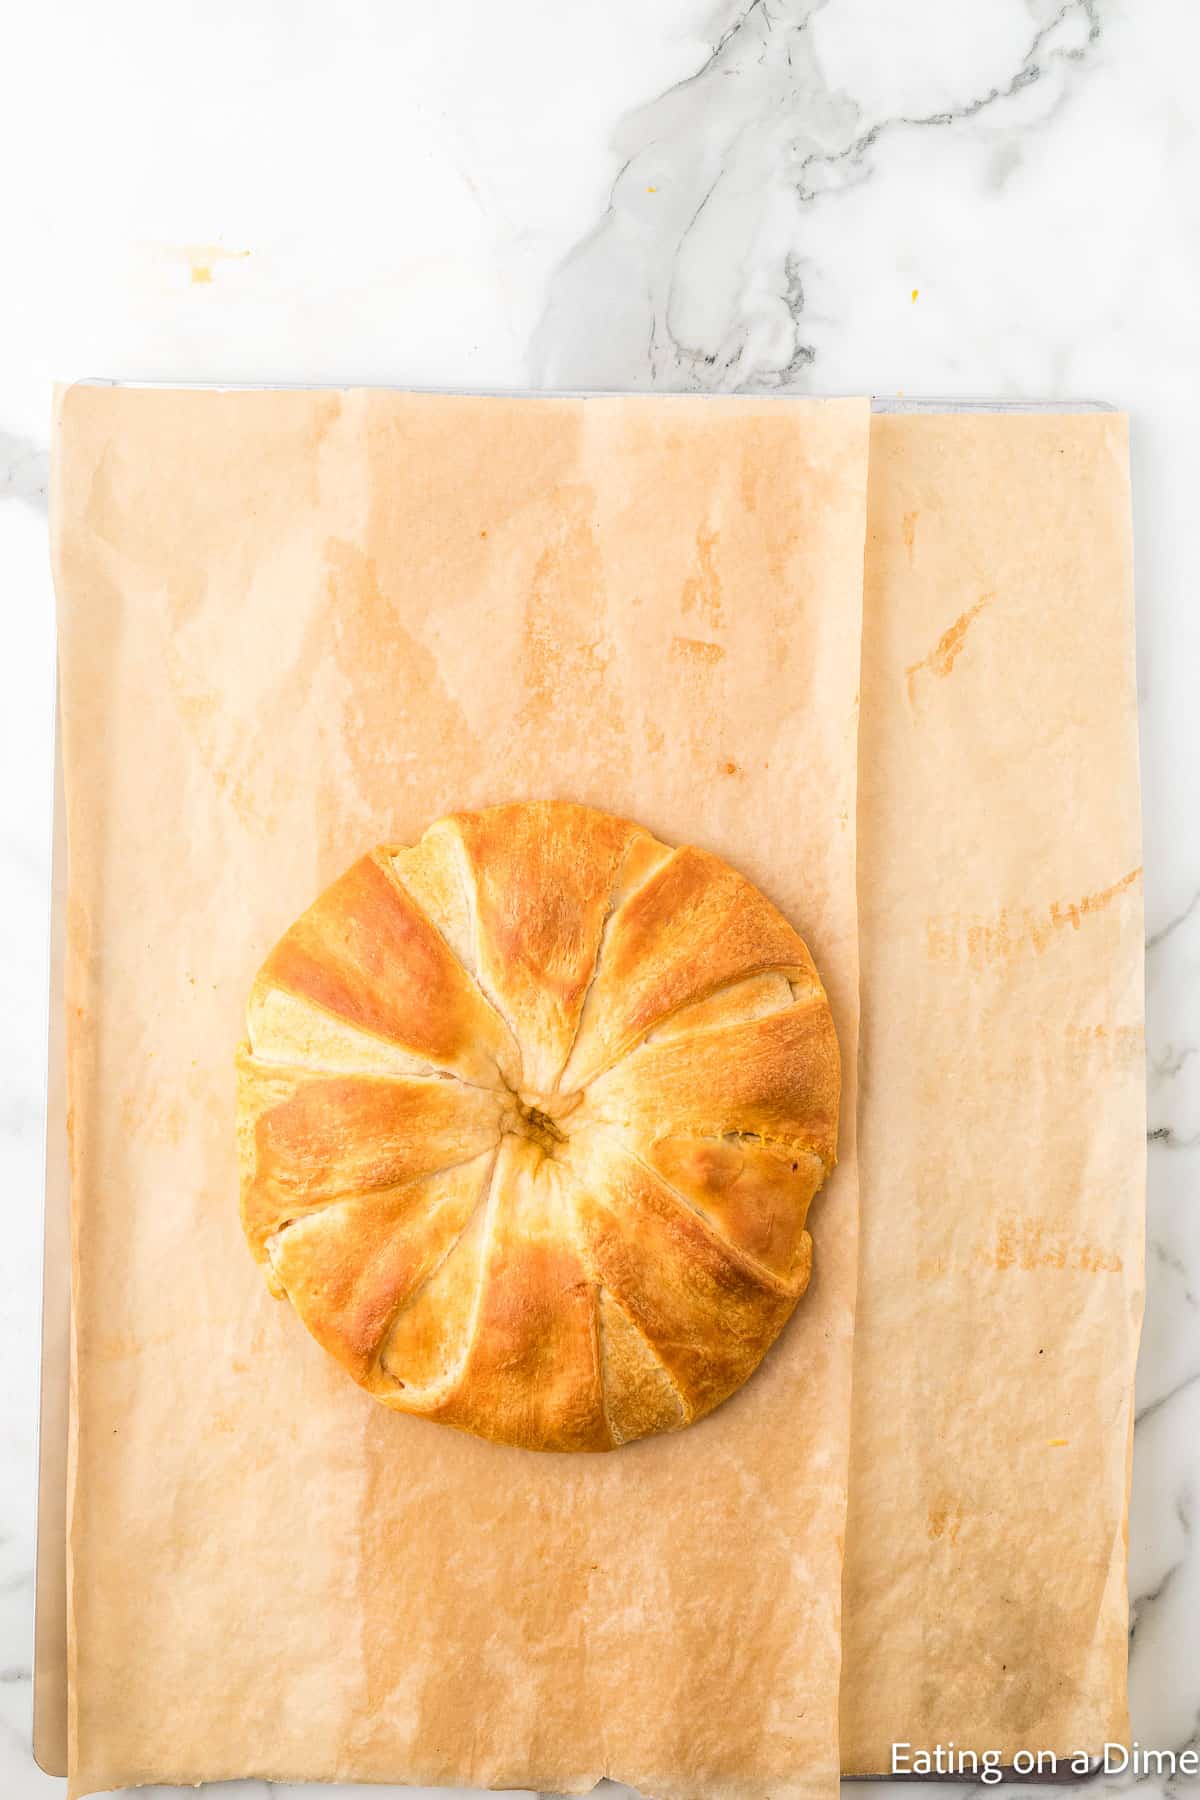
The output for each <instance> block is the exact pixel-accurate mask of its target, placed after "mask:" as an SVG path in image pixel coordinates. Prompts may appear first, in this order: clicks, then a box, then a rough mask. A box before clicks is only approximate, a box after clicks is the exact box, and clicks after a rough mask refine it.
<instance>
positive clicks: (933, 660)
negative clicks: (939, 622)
mask: <svg viewBox="0 0 1200 1800" xmlns="http://www.w3.org/2000/svg"><path fill="white" fill-rule="evenodd" d="M910 517H911V518H912V520H913V523H914V526H915V523H916V514H915V513H913V514H905V524H906V525H907V521H908V519H909V518H910ZM904 541H905V543H906V545H908V549H909V555H910V560H911V554H912V545H911V544H910V543H909V540H908V536H907V533H906V535H905V540H904ZM995 598H996V596H995V594H994V593H991V594H981V595H980V596H979V599H978V600H976V602H975V604H974V606H968V608H967V610H966V612H964V613H960V614H959V616H958V618H957V619H955V621H954V623H953V625H950V626H948V627H947V629H946V630H945V631H943V633H942V635H941V637H940V638H939V639H938V641H937V643H936V644H935V645H934V646H933V649H932V650H931V651H930V652H929V655H928V656H923V657H922V658H921V660H920V662H915V663H910V664H909V666H908V669H907V670H906V678H907V681H908V698H909V704H910V705H911V704H913V703H914V702H915V700H916V679H917V676H918V675H922V674H925V675H934V676H936V677H937V679H938V680H939V681H944V680H945V678H946V676H947V675H949V673H950V671H951V669H953V667H954V665H955V663H956V662H957V661H958V659H959V657H960V655H961V654H962V648H963V644H964V643H965V641H966V636H967V632H968V631H969V630H970V629H971V626H972V625H973V624H974V623H975V620H976V619H977V618H978V617H979V615H980V613H981V612H982V611H983V609H984V607H985V606H989V605H990V604H991V602H992V601H993V600H994V599H995Z"/></svg>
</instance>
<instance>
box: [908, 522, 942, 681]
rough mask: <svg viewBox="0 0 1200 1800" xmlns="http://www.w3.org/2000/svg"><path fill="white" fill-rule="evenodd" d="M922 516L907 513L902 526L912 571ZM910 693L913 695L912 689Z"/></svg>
mask: <svg viewBox="0 0 1200 1800" xmlns="http://www.w3.org/2000/svg"><path fill="white" fill-rule="evenodd" d="M920 516H921V515H920V513H919V512H906V513H905V515H904V518H903V520H902V521H901V524H900V536H901V539H902V540H903V543H904V548H905V549H906V550H907V551H908V566H909V568H910V569H911V568H912V563H913V545H914V543H915V542H916V538H917V520H918V519H919V518H920ZM953 629H954V627H953V626H951V630H953ZM916 666H917V667H919V666H920V665H919V664H918V665H916ZM909 675H910V676H911V675H912V670H911V669H910V670H909ZM909 691H910V693H911V688H910V690H909Z"/></svg>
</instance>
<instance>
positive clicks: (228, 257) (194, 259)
mask: <svg viewBox="0 0 1200 1800" xmlns="http://www.w3.org/2000/svg"><path fill="white" fill-rule="evenodd" d="M162 254H164V255H166V256H168V257H170V258H171V260H172V261H182V262H185V263H187V265H188V268H189V269H190V271H191V277H192V286H193V287H208V286H210V285H211V283H212V279H213V270H214V269H215V268H216V266H217V264H218V263H223V262H244V261H245V260H246V258H247V257H248V256H249V255H250V254H251V252H250V251H249V250H227V249H226V248H225V246H224V244H167V245H165V246H164V247H163V252H162Z"/></svg>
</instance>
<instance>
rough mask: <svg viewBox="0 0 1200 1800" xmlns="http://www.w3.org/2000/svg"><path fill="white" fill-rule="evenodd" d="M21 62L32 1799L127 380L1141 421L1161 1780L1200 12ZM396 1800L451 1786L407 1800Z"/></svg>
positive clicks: (16, 173)
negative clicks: (91, 499)
mask: <svg viewBox="0 0 1200 1800" xmlns="http://www.w3.org/2000/svg"><path fill="white" fill-rule="evenodd" d="M4 37H5V45H6V49H7V51H8V75H9V80H8V82H7V83H6V89H7V92H6V96H5V105H4V117H3V123H2V125H0V131H2V132H3V133H4V135H5V136H6V138H7V139H8V166H9V169H10V180H9V182H8V183H7V191H6V199H5V211H6V215H7V219H6V227H7V228H6V237H7V241H8V244H9V248H10V256H9V262H8V278H7V280H6V281H5V282H4V283H3V284H0V592H2V593H3V596H4V618H5V637H6V641H7V642H8V645H9V661H8V669H9V674H8V678H7V686H6V688H5V694H4V698H5V704H4V706H3V708H0V742H2V744H3V751H4V760H3V766H4V767H5V769H6V770H7V771H9V778H8V779H7V780H6V782H5V784H4V796H3V801H2V802H0V880H2V890H0V891H2V892H3V896H4V899H3V911H2V914H0V916H2V917H3V922H4V925H5V927H6V937H7V944H8V951H7V954H6V956H5V958H4V959H3V962H2V963H0V981H2V982H3V1004H2V1006H0V1168H2V1170H3V1187H4V1191H5V1192H6V1193H7V1195H8V1196H9V1204H8V1211H7V1221H8V1222H7V1227H6V1239H5V1250H6V1255H5V1265H6V1268H5V1280H4V1282H3V1288H2V1297H3V1311H2V1314H0V1432H2V1434H3V1449H2V1453H0V1793H2V1794H3V1795H4V1796H5V1800H39V1797H41V1796H49V1795H51V1794H53V1793H56V1792H59V1791H61V1788H62V1785H63V1784H61V1783H57V1782H53V1781H51V1780H50V1779H48V1778H47V1777H45V1776H44V1775H42V1774H41V1773H40V1771H39V1770H38V1769H37V1768H36V1767H35V1765H34V1764H33V1762H32V1759H31V1756H30V1752H29V1748H28V1745H29V1721H30V1658H31V1634H32V1602H33V1542H34V1455H35V1438H36V1396H37V1378H38V1329H39V1310H40V1284H41V1272H40V1270H41V1217H40V1205H39V1194H40V1186H41V1159H42V1099H43V1069H44V1046H45V1031H46V1016H45V1015H46V1000H45V991H46V976H45V957H46V915H47V891H48V871H49V840H50V793H51V721H52V713H53V613H52V599H51V594H50V587H49V577H48V571H47V565H46V478H47V439H48V413H49V405H50V389H51V384H52V382H53V381H55V380H62V379H71V378H75V377H80V376H86V375H106V376H116V377H128V378H140V379H152V380H194V381H195V380H198V381H219V380H230V381H292V382H309V381H314V382H371V383H387V384H394V385H399V386H406V385H407V386H433V387H438V386H445V387H452V388H478V387H483V388H519V387H535V388H536V387H567V388H597V387H598V388H655V387H657V388H666V389H678V388H683V389H688V390H693V391H717V392H730V391H742V392H756V393H762V392H788V393H815V394H825V393H844V392H863V391H871V392H874V393H876V394H879V395H895V394H897V393H900V392H903V393H905V394H907V395H910V396H918V395H922V396H939V397H942V396H945V397H953V396H958V397H979V396H989V397H992V398H996V399H1013V400H1021V399H1025V400H1067V399H1082V398H1087V399H1093V398H1094V399H1104V400H1109V401H1112V402H1114V403H1116V404H1118V405H1119V406H1121V407H1124V408H1126V409H1127V410H1128V411H1129V412H1130V414H1131V415H1132V423H1133V447H1134V470H1135V484H1136V487H1135V506H1136V529H1137V557H1138V629H1139V691H1140V696H1141V704H1142V759H1143V760H1142V769H1143V783H1144V805H1145V866H1146V907H1147V929H1148V933H1149V936H1148V962H1147V983H1148V1045H1147V1052H1148V1079H1149V1106H1150V1191H1149V1214H1150V1216H1149V1259H1148V1260H1149V1268H1148V1296H1147V1310H1146V1325H1145V1332H1144V1340H1143V1349H1142V1357H1141V1365H1140V1374H1139V1385H1138V1408H1139V1411H1138V1429H1137V1439H1136V1443H1137V1448H1136V1456H1135V1467H1134V1497H1133V1510H1132V1521H1131V1533H1130V1553H1131V1584H1132V1593H1133V1596H1134V1603H1133V1636H1132V1654H1131V1665H1130V1680H1131V1697H1132V1708H1133V1732H1134V1736H1135V1737H1136V1738H1137V1740H1138V1741H1139V1742H1140V1743H1141V1744H1143V1745H1152V1746H1156V1747H1162V1748H1168V1747H1169V1748H1174V1749H1176V1750H1179V1749H1181V1748H1183V1747H1184V1746H1185V1745H1189V1744H1190V1745H1193V1746H1194V1745H1196V1744H1197V1743H1198V1742H1200V1541H1198V1539H1197V1535H1196V1532H1195V1531H1194V1529H1193V1527H1194V1523H1195V1515H1196V1507H1197V1501H1198V1475H1200V1452H1198V1450H1197V1446H1198V1445H1200V1300H1198V1295H1200V1207H1198V1205H1197V1177H1198V1174H1200V1054H1198V1052H1200V831H1198V829H1197V822H1196V821H1197V812H1196V805H1195V800H1194V798H1193V799H1192V800H1191V801H1189V799H1188V796H1189V795H1192V796H1194V795H1195V794H1196V793H1197V792H1198V791H1200V708H1198V707H1197V704H1196V698H1195V688H1196V677H1197V672H1198V671H1200V606H1197V604H1196V603H1195V598H1194V595H1193V592H1192V585H1191V584H1193V583H1194V580H1195V576H1194V572H1192V573H1189V571H1193V569H1194V558H1193V556H1192V554H1191V553H1190V552H1189V548H1188V545H1189V538H1188V533H1189V532H1194V531H1195V529H1196V526H1195V516H1196V498H1195V496H1196V493H1197V489H1198V486H1200V452H1198V450H1197V444H1196V437H1195V426H1194V424H1193V420H1194V419H1195V418H1196V417H1197V403H1198V401H1200V358H1198V357H1197V354H1196V348H1195V319H1196V295H1197V286H1198V283H1200V205H1198V203H1197V199H1196V192H1197V185H1198V180H1197V178H1198V177H1200V140H1198V135H1197V133H1198V123H1200V115H1198V113H1197V109H1196V102H1195V68H1196V64H1197V60H1198V59H1200V10H1198V9H1197V8H1196V7H1195V6H1194V4H1193V0H1140V3H1139V4H1134V0H1061V3H1059V0H971V4H970V5H965V4H963V0H909V4H907V5H903V6H900V5H897V4H895V0H736V4H735V3H733V0H719V3H718V0H658V4H657V5H655V6H653V7H648V6H646V5H645V4H644V0H608V3H607V4H606V5H605V6H602V7H594V6H588V7H584V6H582V5H580V4H578V0H567V3H562V0H560V4H558V5H551V4H549V3H548V0H505V3H502V4H496V3H495V0H492V3H491V4H486V3H484V0H459V4H458V5H456V6H455V7H454V8H453V9H452V10H450V11H445V10H443V9H440V8H433V7H422V8H417V7H412V6H397V5H395V4H394V0H359V3H358V4H356V5H355V6H353V7H340V8H338V7H323V6H320V5H317V4H315V3H299V4H297V3H296V0H291V3H290V4H285V3H284V0H241V3H240V4H238V3H235V0H216V3H215V4H212V5H210V6H207V7H204V8H194V9H192V8H188V9H183V8H164V7H162V6H161V5H160V4H158V0H122V3H121V4H120V5H118V6H117V7H116V8H115V9H114V8H111V7H95V6H91V5H88V4H85V0H63V3H62V4H60V5H59V6H58V7H56V8H46V7H25V8H22V9H19V12H18V14H17V15H16V16H14V17H13V18H12V19H10V20H9V21H8V22H7V23H6V26H5V34H4ZM1128 1784H1129V1778H1128V1777H1125V1778H1114V1779H1113V1780H1112V1781H1110V1782H1108V1783H1105V1784H1104V1785H1106V1786H1108V1787H1123V1786H1125V1785H1128ZM1143 1786H1144V1787H1145V1788H1147V1789H1149V1790H1150V1791H1151V1792H1154V1793H1165V1792H1169V1791H1171V1789H1172V1787H1173V1784H1171V1783H1168V1782H1165V1781H1163V1780H1160V1779H1158V1778H1151V1779H1150V1780H1148V1781H1147V1782H1145V1783H1144V1784H1143ZM141 1791H142V1792H150V1791H153V1792H155V1793H166V1792H167V1791H168V1790H165V1789H155V1790H141ZM209 1791H211V1792H213V1793H216V1792H218V1791H222V1792H224V1791H228V1792H229V1793H230V1795H231V1796H232V1795H233V1794H234V1793H236V1794H238V1795H241V1794H247V1795H248V1794H252V1793H256V1792H259V1791H262V1792H268V1791H273V1792H274V1793H275V1794H277V1795H282V1794H285V1793H287V1794H292V1795H299V1794H300V1793H301V1792H302V1790H300V1789H291V1788H289V1789H284V1788H281V1787H278V1788H275V1789H274V1790H269V1789H268V1787H267V1784H265V1783H261V1782H260V1783H250V1784H247V1785H246V1786H239V1787H238V1788H237V1789H233V1788H229V1789H228V1790H225V1789H221V1790H218V1789H212V1790H209ZM303 1791H306V1792H315V1791H316V1790H303ZM325 1791H326V1792H328V1793H331V1794H333V1793H343V1792H345V1793H346V1794H349V1793H350V1792H351V1790H348V1789H347V1790H342V1789H327V1790H325ZM356 1791H357V1792H361V1791H362V1790H356ZM392 1791H395V1792H396V1793H397V1794H399V1793H401V1792H402V1791H403V1792H406V1793H408V1794H410V1795H411V1794H413V1793H415V1792H416V1790H413V1789H407V1790H400V1789H396V1790H385V1789H376V1790H375V1792H377V1793H380V1794H384V1793H387V1792H392ZM612 1791H613V1792H614V1793H616V1792H617V1790H615V1789H614V1790H612Z"/></svg>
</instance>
